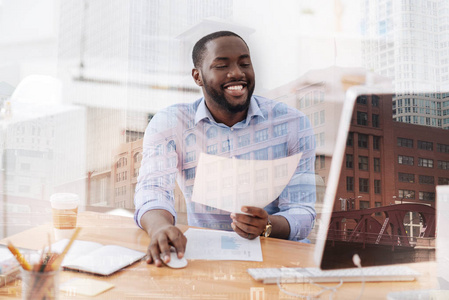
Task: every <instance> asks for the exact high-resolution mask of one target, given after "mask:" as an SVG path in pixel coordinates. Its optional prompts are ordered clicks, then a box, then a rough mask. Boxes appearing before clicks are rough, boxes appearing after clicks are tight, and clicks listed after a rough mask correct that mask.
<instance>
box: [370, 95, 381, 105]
mask: <svg viewBox="0 0 449 300" xmlns="http://www.w3.org/2000/svg"><path fill="white" fill-rule="evenodd" d="M371 106H373V107H379V96H377V95H372V96H371Z"/></svg>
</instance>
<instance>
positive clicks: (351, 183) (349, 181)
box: [346, 176, 354, 192]
mask: <svg viewBox="0 0 449 300" xmlns="http://www.w3.org/2000/svg"><path fill="white" fill-rule="evenodd" d="M346 190H347V191H348V192H352V191H354V177H349V176H348V177H346Z"/></svg>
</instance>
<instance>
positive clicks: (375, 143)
mask: <svg viewBox="0 0 449 300" xmlns="http://www.w3.org/2000/svg"><path fill="white" fill-rule="evenodd" d="M373 149H374V150H380V136H375V135H374V136H373Z"/></svg>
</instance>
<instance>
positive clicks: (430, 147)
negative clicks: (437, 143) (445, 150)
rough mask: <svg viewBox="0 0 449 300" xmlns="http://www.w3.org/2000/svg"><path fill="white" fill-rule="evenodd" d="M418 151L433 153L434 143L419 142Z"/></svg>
mask: <svg viewBox="0 0 449 300" xmlns="http://www.w3.org/2000/svg"><path fill="white" fill-rule="evenodd" d="M418 149H422V150H429V151H433V143H432V142H426V141H418Z"/></svg>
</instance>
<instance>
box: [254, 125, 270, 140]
mask: <svg viewBox="0 0 449 300" xmlns="http://www.w3.org/2000/svg"><path fill="white" fill-rule="evenodd" d="M266 140H268V128H265V129H261V130H258V131H256V134H255V136H254V141H255V142H256V143H259V142H263V141H266Z"/></svg>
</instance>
